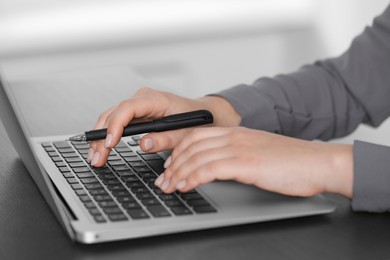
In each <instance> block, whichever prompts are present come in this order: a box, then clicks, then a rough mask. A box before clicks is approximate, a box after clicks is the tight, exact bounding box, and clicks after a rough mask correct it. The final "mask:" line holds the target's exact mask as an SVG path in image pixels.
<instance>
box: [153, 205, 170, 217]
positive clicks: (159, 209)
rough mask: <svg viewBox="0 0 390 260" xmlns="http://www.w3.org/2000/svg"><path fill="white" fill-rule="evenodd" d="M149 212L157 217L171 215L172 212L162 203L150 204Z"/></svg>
mask: <svg viewBox="0 0 390 260" xmlns="http://www.w3.org/2000/svg"><path fill="white" fill-rule="evenodd" d="M147 209H148V210H149V212H150V213H151V214H152V215H153V216H154V217H156V218H160V217H169V216H170V215H171V214H169V212H168V211H167V210H166V209H165V208H164V207H163V206H161V205H153V206H148V207H147Z"/></svg>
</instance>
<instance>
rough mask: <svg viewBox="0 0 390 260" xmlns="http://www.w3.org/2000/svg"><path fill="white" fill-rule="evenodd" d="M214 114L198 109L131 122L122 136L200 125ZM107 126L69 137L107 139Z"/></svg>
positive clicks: (206, 122) (74, 139) (75, 140)
mask: <svg viewBox="0 0 390 260" xmlns="http://www.w3.org/2000/svg"><path fill="white" fill-rule="evenodd" d="M212 122H213V114H211V112H210V111H208V110H196V111H191V112H186V113H181V114H174V115H170V116H166V117H163V118H160V119H155V120H153V121H149V122H142V123H134V124H129V125H128V126H126V127H125V128H124V129H123V134H122V136H129V135H137V134H144V133H151V132H163V131H169V130H175V129H181V128H187V127H193V126H199V125H206V124H211V123H212ZM106 135H107V128H105V129H98V130H91V131H86V132H84V133H82V134H78V135H75V136H72V137H70V138H69V141H72V142H82V141H94V140H101V139H105V138H106Z"/></svg>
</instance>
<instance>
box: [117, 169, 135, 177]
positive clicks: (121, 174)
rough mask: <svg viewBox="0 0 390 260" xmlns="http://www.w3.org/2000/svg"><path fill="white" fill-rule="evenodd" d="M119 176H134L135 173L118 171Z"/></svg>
mask: <svg viewBox="0 0 390 260" xmlns="http://www.w3.org/2000/svg"><path fill="white" fill-rule="evenodd" d="M117 174H118V175H119V176H120V177H122V176H133V175H134V172H133V171H132V170H130V169H129V170H125V171H117Z"/></svg>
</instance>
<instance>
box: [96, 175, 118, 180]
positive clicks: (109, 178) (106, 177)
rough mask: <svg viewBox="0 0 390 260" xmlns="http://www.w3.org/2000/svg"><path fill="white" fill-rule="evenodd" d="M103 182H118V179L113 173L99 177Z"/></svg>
mask: <svg viewBox="0 0 390 260" xmlns="http://www.w3.org/2000/svg"><path fill="white" fill-rule="evenodd" d="M98 177H99V178H100V179H101V180H117V177H116V176H115V175H114V174H113V173H107V174H104V175H98Z"/></svg>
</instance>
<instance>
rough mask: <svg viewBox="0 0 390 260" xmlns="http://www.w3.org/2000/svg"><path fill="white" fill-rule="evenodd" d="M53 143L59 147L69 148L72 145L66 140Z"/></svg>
mask: <svg viewBox="0 0 390 260" xmlns="http://www.w3.org/2000/svg"><path fill="white" fill-rule="evenodd" d="M53 145H54V146H55V147H56V148H57V149H60V148H68V147H71V146H70V144H69V143H68V142H66V141H60V142H54V143H53Z"/></svg>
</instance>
